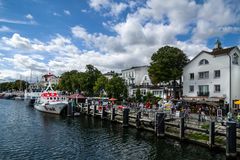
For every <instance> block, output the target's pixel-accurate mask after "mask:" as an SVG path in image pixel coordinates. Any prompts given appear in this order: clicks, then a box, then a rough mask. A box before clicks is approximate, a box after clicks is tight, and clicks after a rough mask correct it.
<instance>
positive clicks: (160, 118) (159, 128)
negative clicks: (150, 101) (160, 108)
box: [155, 112, 165, 137]
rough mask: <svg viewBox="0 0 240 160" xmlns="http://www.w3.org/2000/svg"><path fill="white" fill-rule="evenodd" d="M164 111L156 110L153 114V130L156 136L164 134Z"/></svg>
mask: <svg viewBox="0 0 240 160" xmlns="http://www.w3.org/2000/svg"><path fill="white" fill-rule="evenodd" d="M164 120H165V113H163V112H157V113H156V114H155V132H156V134H157V136H158V137H159V136H160V137H163V136H164V135H165V121H164Z"/></svg>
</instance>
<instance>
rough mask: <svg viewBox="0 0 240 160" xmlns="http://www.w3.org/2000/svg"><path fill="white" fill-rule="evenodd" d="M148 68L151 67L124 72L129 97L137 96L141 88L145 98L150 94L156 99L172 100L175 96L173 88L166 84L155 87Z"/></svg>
mask: <svg viewBox="0 0 240 160" xmlns="http://www.w3.org/2000/svg"><path fill="white" fill-rule="evenodd" d="M148 68H149V66H135V67H131V68H128V69H124V70H122V78H123V79H124V80H125V83H126V84H127V86H128V92H129V93H128V95H129V96H130V97H133V96H135V95H136V92H137V89H138V88H139V89H140V92H141V94H142V95H143V96H146V95H147V92H150V93H152V94H153V95H154V96H155V97H160V98H164V99H166V98H170V97H171V96H172V95H173V89H172V86H171V85H166V84H161V85H160V84H159V85H157V86H154V85H153V84H152V82H151V79H150V77H149V75H148Z"/></svg>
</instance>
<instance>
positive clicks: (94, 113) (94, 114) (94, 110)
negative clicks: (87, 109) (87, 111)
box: [93, 104, 97, 117]
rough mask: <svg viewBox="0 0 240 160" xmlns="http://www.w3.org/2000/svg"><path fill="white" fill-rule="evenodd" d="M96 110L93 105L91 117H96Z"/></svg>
mask: <svg viewBox="0 0 240 160" xmlns="http://www.w3.org/2000/svg"><path fill="white" fill-rule="evenodd" d="M96 109H97V106H96V104H94V105H93V117H95V116H96Z"/></svg>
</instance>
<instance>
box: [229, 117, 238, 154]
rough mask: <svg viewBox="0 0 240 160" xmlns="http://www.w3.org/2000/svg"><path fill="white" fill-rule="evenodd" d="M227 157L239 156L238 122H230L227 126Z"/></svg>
mask: <svg viewBox="0 0 240 160" xmlns="http://www.w3.org/2000/svg"><path fill="white" fill-rule="evenodd" d="M226 125H227V126H226V132H227V133H226V140H227V142H226V156H227V157H236V156H237V143H236V141H237V140H236V122H233V121H228V122H227V124H226Z"/></svg>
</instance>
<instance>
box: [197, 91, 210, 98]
mask: <svg viewBox="0 0 240 160" xmlns="http://www.w3.org/2000/svg"><path fill="white" fill-rule="evenodd" d="M197 95H198V96H207V97H208V96H209V92H197Z"/></svg>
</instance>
